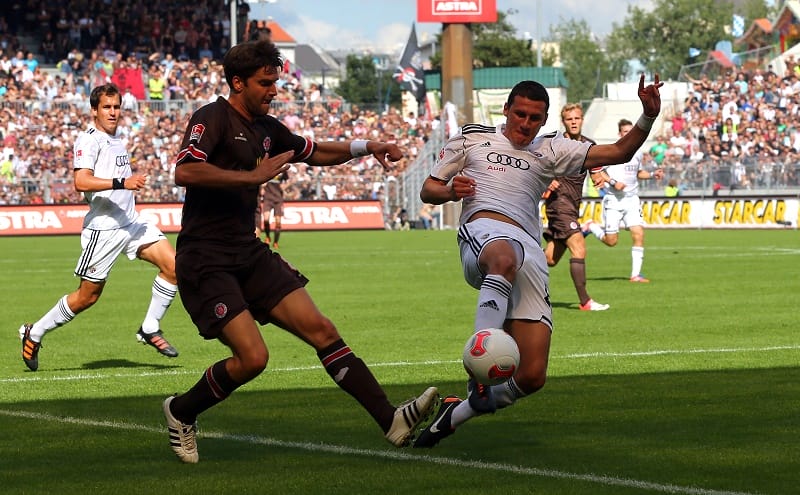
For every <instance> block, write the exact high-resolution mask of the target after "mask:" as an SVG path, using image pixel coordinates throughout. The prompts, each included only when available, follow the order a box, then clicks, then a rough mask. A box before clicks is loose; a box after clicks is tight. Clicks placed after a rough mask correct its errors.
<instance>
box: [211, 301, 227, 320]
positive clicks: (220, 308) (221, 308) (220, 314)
mask: <svg viewBox="0 0 800 495" xmlns="http://www.w3.org/2000/svg"><path fill="white" fill-rule="evenodd" d="M227 314H228V306H226V305H225V303H217V305H216V306H214V316H216V317H217V319H222V318H225V316H226V315H227Z"/></svg>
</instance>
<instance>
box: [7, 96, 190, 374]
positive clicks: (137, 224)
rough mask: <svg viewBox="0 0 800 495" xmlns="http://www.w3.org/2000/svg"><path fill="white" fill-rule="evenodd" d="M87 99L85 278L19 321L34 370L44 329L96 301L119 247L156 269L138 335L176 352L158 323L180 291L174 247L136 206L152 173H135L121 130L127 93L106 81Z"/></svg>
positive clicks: (80, 269)
mask: <svg viewBox="0 0 800 495" xmlns="http://www.w3.org/2000/svg"><path fill="white" fill-rule="evenodd" d="M89 103H90V106H91V113H92V118H93V123H92V124H91V125H89V126H88V127H87V129H86V130H85V131H83V132H81V133H80V134H79V135H78V138H77V139H76V141H75V146H74V151H73V155H74V166H73V168H74V175H75V189H76V190H77V191H80V192H82V193H83V194H84V197H85V198H86V201H87V202H88V203H89V212H88V213H87V214H86V216H85V217H84V220H83V230H82V231H81V249H82V252H81V256H80V258H78V263H77V266H76V267H75V275H77V276H78V277H80V279H81V281H80V284H79V285H78V289H77V290H75V291H74V292H72V293H70V294H67V295H65V296H63V297H62V298H61V299H59V301H58V302H57V303H56V304H55V306H53V307H52V308H51V309H50V310H49V311H48V312H47V313H45V314H44V316H42V317H41V318H40V319H39V320H38V321H37V322H35V323H33V324H30V323H26V324H23V325H22V326H21V327H20V329H19V336H20V339H21V340H22V360H23V361H24V362H25V364H26V365H27V366H28V368H29V369H30V370H31V371H36V370H37V369H38V368H39V348H40V347H41V341H42V337H44V334H45V333H47V332H49V331H50V330H53V329H54V328H57V327H60V326H62V325H64V324H66V323H68V322H70V321H71V320H72V319H73V318H75V316H76V315H77V314H78V313H80V312H82V311H85V310H86V309H88V308H90V307H91V306H92V305H93V304H94V303H96V302H97V300H98V299H99V298H100V295H101V294H102V293H103V288H104V287H105V284H106V280H107V278H108V275H109V273H110V271H111V268H112V267H113V266H114V263H116V260H117V257H118V256H119V255H120V254H122V253H125V254H126V255H127V256H128V258H129V259H131V260H133V259H136V258H140V259H143V260H145V261H148V262H150V263H152V264H153V265H155V266H156V267H158V270H159V273H158V275H157V276H156V278H155V280H154V281H153V290H152V298H151V300H150V306H149V308H148V310H147V314H146V316H145V319H144V321H143V322H142V325H141V327H140V328H139V331H138V332H137V333H136V338H137V339H138V340H139V341H141V342H143V343H146V344H149V345H151V346H153V347H155V348H156V350H158V352H160V353H161V354H163V355H165V356H168V357H176V356H177V355H178V351H177V350H176V349H175V348H174V347H172V345H170V343H169V342H167V340H166V339H165V338H164V336H163V334H162V332H161V329H160V326H159V322H160V320H161V318H163V317H164V314H165V313H166V311H167V308H169V306H170V304H171V303H172V300H173V299H174V298H175V295H176V293H177V290H178V286H177V285H176V284H177V280H176V278H175V250H174V249H173V247H172V245H171V244H170V243H169V241H168V240H167V238H166V237H165V236H164V234H163V233H162V232H161V231H160V230H159V229H158V228H157V227H156V226H154V225H152V224H149V223H147V222H144V221H142V220H141V219H139V218H138V214H137V213H136V209H135V199H134V191H138V190H139V189H141V188H142V187H143V186H144V185H145V183H146V182H147V177H145V176H144V175H139V174H133V172H132V170H131V164H130V159H129V157H128V151H127V149H126V148H125V144H124V142H123V141H122V140H121V139H120V137H119V136H117V126H118V125H119V118H120V106H121V103H122V97H121V95H120V92H119V89H117V87H116V86H114V85H113V84H105V85H102V86H98V87H96V88H94V89H93V90H92V93H91V95H90V98H89Z"/></svg>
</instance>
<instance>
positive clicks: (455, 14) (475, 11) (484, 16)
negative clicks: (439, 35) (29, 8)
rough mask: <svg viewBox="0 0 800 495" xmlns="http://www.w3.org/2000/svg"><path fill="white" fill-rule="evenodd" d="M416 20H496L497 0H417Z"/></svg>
mask: <svg viewBox="0 0 800 495" xmlns="http://www.w3.org/2000/svg"><path fill="white" fill-rule="evenodd" d="M417 22H442V23H451V24H466V23H470V22H497V0H462V1H451V0H417Z"/></svg>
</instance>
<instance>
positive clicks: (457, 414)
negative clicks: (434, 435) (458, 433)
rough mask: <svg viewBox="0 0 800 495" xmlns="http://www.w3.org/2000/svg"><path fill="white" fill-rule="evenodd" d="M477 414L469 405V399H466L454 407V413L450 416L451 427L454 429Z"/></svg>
mask: <svg viewBox="0 0 800 495" xmlns="http://www.w3.org/2000/svg"><path fill="white" fill-rule="evenodd" d="M475 416H477V414H476V413H475V410H474V409H472V408H471V407H469V401H468V400H464V401H462V402H461V403H460V404H459V405H457V406H456V407H454V408H453V412H452V415H451V416H450V427H451V428H453V429H454V430H455V429H456V428H457V427H458V426H459V425H462V424H464V423H466V422H467V421H468V420H470V419H472V418H474V417H475Z"/></svg>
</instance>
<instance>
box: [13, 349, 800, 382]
mask: <svg viewBox="0 0 800 495" xmlns="http://www.w3.org/2000/svg"><path fill="white" fill-rule="evenodd" d="M796 350H800V345H784V346H768V347H731V348H719V349H681V350H678V349H663V350H653V351H636V352H587V353H579V354H564V355H561V356H558V355H556V356H551V357H550V360H551V361H552V360H558V359H591V358H606V357H611V358H624V357H642V356H666V355H692V354H730V353H751V352H773V351H796ZM460 363H461V360H458V359H447V360H442V359H439V360H430V361H392V362H385V363H367V364H368V365H369V366H370V367H371V368H380V367H384V368H386V367H391V368H394V367H398V368H399V367H403V366H432V365H434V366H435V365H445V364H460ZM319 369H321V368H320V366H319V365H316V364H315V365H310V366H290V367H283V368H269V372H270V373H282V372H294V371H317V370H319ZM202 372H203V370H172V371H158V372H156V371H145V372H141V373H97V374H91V373H79V374H77V375H65V376H41V375H39V376H20V377H14V378H0V383H24V382H40V381H41V382H44V381H51V382H58V381H75V380H96V379H99V378H104V379H109V378H142V377H148V376H180V375H200V374H201V373H202ZM41 373H43V372H41ZM26 374H27V373H26Z"/></svg>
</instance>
